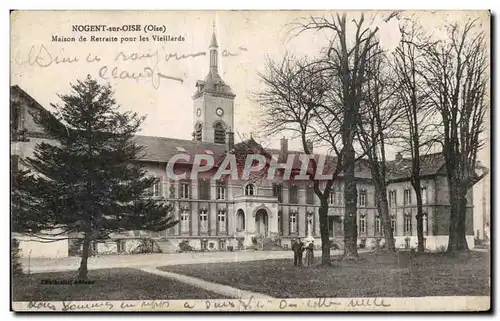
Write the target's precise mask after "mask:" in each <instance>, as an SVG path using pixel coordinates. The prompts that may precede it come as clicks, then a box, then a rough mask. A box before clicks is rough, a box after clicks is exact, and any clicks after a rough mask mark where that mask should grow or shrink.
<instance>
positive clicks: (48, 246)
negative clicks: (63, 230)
mask: <svg viewBox="0 0 500 321" xmlns="http://www.w3.org/2000/svg"><path fill="white" fill-rule="evenodd" d="M59 232H60V231H59V230H54V233H59ZM12 236H13V237H15V238H16V239H17V240H19V250H20V256H21V257H22V258H28V257H32V258H59V257H68V240H67V239H63V240H59V241H55V242H47V241H46V240H41V239H39V238H36V237H30V236H25V235H21V234H17V233H13V235H12ZM54 239H56V238H54Z"/></svg>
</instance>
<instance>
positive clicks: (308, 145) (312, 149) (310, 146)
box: [304, 140, 314, 154]
mask: <svg viewBox="0 0 500 321" xmlns="http://www.w3.org/2000/svg"><path fill="white" fill-rule="evenodd" d="M306 146H307V150H308V152H309V153H310V154H314V146H313V142H312V141H311V140H307V141H306ZM304 152H305V151H304Z"/></svg>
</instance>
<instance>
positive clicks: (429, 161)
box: [387, 153, 445, 180]
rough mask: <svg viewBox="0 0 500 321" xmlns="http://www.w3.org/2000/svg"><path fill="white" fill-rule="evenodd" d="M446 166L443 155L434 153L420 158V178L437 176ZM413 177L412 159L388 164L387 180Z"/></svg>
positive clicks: (393, 161)
mask: <svg viewBox="0 0 500 321" xmlns="http://www.w3.org/2000/svg"><path fill="white" fill-rule="evenodd" d="M444 165H445V160H444V156H443V154H442V153H432V154H427V155H421V156H420V176H429V175H435V174H437V173H438V172H439V171H440V170H441V168H442V167H443V166H444ZM410 175H411V159H409V158H403V159H401V160H392V161H388V162H387V179H388V180H398V179H405V178H408V177H410Z"/></svg>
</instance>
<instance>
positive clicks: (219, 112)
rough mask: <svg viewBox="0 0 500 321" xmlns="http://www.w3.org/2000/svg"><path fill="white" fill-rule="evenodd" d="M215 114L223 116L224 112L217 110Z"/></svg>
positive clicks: (220, 109)
mask: <svg viewBox="0 0 500 321" xmlns="http://www.w3.org/2000/svg"><path fill="white" fill-rule="evenodd" d="M215 112H216V113H217V115H218V116H222V115H224V111H223V110H222V108H217V110H216V111H215Z"/></svg>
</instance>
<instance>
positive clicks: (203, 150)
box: [134, 135, 226, 163]
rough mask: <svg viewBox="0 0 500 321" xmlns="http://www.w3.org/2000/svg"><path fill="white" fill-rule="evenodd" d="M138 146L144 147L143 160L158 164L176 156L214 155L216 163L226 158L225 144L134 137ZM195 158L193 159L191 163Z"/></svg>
mask: <svg viewBox="0 0 500 321" xmlns="http://www.w3.org/2000/svg"><path fill="white" fill-rule="evenodd" d="M134 138H135V140H136V142H137V144H139V145H141V146H144V151H143V154H144V155H143V156H142V157H141V160H143V161H149V162H157V163H167V162H168V160H169V159H170V158H171V157H172V156H173V155H176V154H189V155H192V156H194V155H195V154H213V156H214V159H215V163H217V161H218V160H219V159H220V158H221V157H223V156H224V152H225V150H226V146H225V145H224V144H214V143H202V142H195V141H192V140H184V139H175V138H167V137H155V136H142V135H137V136H135V137H134ZM193 158H194V157H191V162H190V163H192V161H193Z"/></svg>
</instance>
